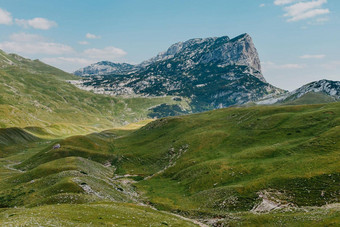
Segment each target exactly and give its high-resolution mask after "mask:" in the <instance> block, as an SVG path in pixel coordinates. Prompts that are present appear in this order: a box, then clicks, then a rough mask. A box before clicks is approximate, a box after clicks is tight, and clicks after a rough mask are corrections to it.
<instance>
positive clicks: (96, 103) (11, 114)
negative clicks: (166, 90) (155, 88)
mask: <svg viewBox="0 0 340 227" xmlns="http://www.w3.org/2000/svg"><path fill="white" fill-rule="evenodd" d="M73 79H77V77H75V76H73V75H71V74H68V73H65V72H63V71H61V70H59V69H56V68H54V67H51V66H49V65H46V64H44V63H42V62H40V61H39V60H34V61H32V60H30V59H25V58H22V57H20V56H18V55H15V54H6V53H4V52H2V51H0V128H7V127H21V128H23V127H28V126H35V127H36V126H39V127H47V126H48V127H49V128H48V129H47V130H49V132H50V133H53V132H54V133H59V134H63V135H70V134H74V133H84V132H89V131H94V130H98V128H99V129H100V128H101V129H104V128H112V127H116V126H119V125H122V124H126V123H127V122H134V121H138V120H140V119H145V118H146V117H147V115H148V114H149V112H150V111H149V110H148V109H149V108H151V107H155V106H157V105H160V104H162V103H168V104H175V103H177V104H179V105H181V106H182V105H183V106H185V104H186V103H185V101H182V100H181V101H174V100H173V99H172V98H171V97H159V98H130V99H124V98H113V97H109V96H104V95H96V94H93V93H90V92H87V91H83V90H80V89H78V88H76V87H75V86H73V85H71V84H69V83H68V82H67V80H73ZM96 128H97V129H96Z"/></svg>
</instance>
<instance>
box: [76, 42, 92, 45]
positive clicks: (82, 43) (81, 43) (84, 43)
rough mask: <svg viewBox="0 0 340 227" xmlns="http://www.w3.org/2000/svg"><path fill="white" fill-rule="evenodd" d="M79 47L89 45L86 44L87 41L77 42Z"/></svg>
mask: <svg viewBox="0 0 340 227" xmlns="http://www.w3.org/2000/svg"><path fill="white" fill-rule="evenodd" d="M78 43H79V44H80V45H88V44H89V42H87V41H79V42H78Z"/></svg>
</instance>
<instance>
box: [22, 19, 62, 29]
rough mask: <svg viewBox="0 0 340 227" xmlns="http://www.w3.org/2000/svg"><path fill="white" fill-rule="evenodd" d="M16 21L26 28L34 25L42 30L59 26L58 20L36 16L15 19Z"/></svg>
mask: <svg viewBox="0 0 340 227" xmlns="http://www.w3.org/2000/svg"><path fill="white" fill-rule="evenodd" d="M15 23H16V24H17V25H19V26H22V27H25V28H28V27H32V28H35V29H40V30H48V29H50V28H52V27H55V26H57V23H56V22H54V21H50V20H48V19H45V18H41V17H36V18H33V19H31V20H24V19H15Z"/></svg>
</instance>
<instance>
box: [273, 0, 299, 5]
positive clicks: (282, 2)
mask: <svg viewBox="0 0 340 227" xmlns="http://www.w3.org/2000/svg"><path fill="white" fill-rule="evenodd" d="M293 2H296V0H275V1H274V4H275V5H277V6H281V5H287V4H290V3H293Z"/></svg>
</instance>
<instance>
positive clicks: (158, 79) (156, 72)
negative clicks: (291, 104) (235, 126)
mask: <svg viewBox="0 0 340 227" xmlns="http://www.w3.org/2000/svg"><path fill="white" fill-rule="evenodd" d="M80 71H81V70H78V72H80ZM103 74H104V73H103V72H98V73H97V74H96V76H95V77H93V76H91V75H90V76H88V77H87V78H86V79H83V80H80V81H76V82H71V83H74V84H75V85H76V86H78V87H80V88H84V89H87V90H89V89H90V90H93V91H94V92H97V93H104V94H110V95H124V96H146V97H148V96H180V97H183V98H185V99H189V100H191V107H192V109H193V112H200V111H205V110H210V109H216V108H222V107H226V106H230V105H238V104H244V103H247V102H249V101H256V100H258V99H261V98H263V97H265V96H267V95H277V94H281V93H283V92H284V91H283V90H281V89H278V88H276V87H274V86H272V85H270V84H268V83H267V82H266V80H265V79H264V77H263V75H262V72H261V63H260V59H259V56H258V53H257V50H256V48H255V45H254V44H253V41H252V38H251V37H250V36H249V35H248V34H243V35H240V36H237V37H235V38H233V39H230V38H229V37H227V36H222V37H217V38H216V37H213V38H205V39H190V40H188V41H186V42H178V43H176V44H173V45H172V46H170V47H169V48H168V49H167V50H166V51H165V52H161V53H159V54H158V55H157V56H155V57H153V58H151V59H149V60H147V61H144V62H142V63H141V64H139V65H136V66H134V67H132V70H130V71H125V73H120V72H118V73H110V74H108V75H103ZM78 75H79V74H78ZM82 75H83V76H85V74H82Z"/></svg>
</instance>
